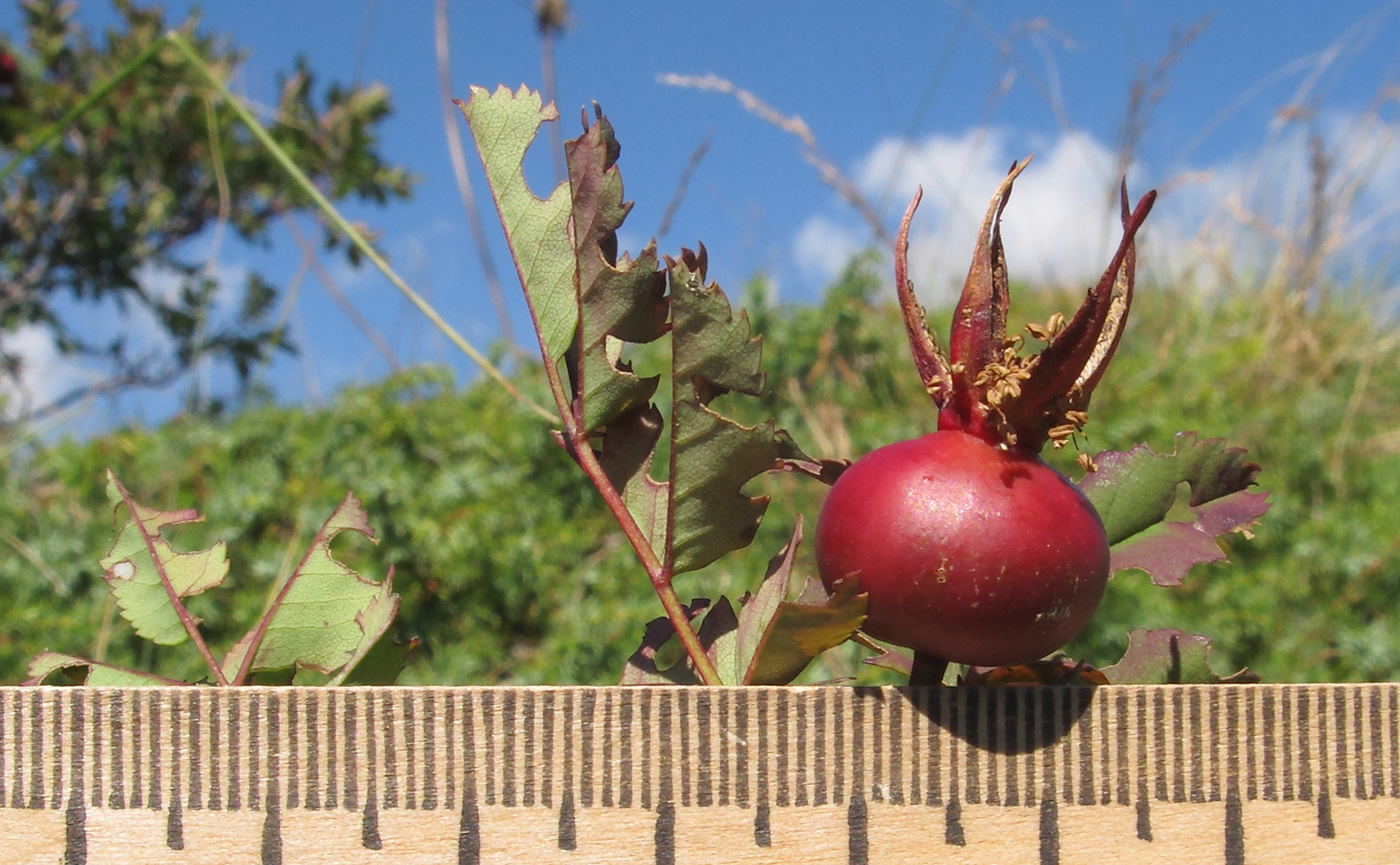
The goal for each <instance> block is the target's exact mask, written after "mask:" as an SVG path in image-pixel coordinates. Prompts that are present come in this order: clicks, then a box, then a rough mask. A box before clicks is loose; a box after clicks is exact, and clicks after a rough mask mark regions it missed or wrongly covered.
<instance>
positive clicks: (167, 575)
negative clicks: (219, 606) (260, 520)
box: [99, 469, 228, 646]
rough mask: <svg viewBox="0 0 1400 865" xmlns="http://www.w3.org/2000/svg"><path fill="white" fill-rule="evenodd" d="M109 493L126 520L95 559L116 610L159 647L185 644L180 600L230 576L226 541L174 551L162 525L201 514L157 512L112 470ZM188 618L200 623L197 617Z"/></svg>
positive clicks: (191, 519) (186, 633) (194, 518)
mask: <svg viewBox="0 0 1400 865" xmlns="http://www.w3.org/2000/svg"><path fill="white" fill-rule="evenodd" d="M107 496H108V498H109V499H111V500H112V502H113V505H114V507H115V509H116V513H117V520H118V521H119V522H120V520H122V519H123V515H124V516H125V519H126V520H127V521H126V522H125V523H124V524H122V525H121V528H120V529H118V531H117V538H116V540H115V541H114V542H113V543H112V547H111V549H110V550H108V552H107V555H105V556H103V557H102V558H101V559H100V560H99V564H100V565H101V566H102V576H103V579H105V580H106V581H107V585H108V586H110V587H111V590H112V595H113V597H114V598H115V599H116V602H117V609H118V610H120V611H121V614H122V616H123V618H125V619H126V620H127V621H129V622H131V625H132V627H133V628H135V629H136V633H137V634H139V635H140V636H142V637H145V638H146V639H148V640H151V641H153V642H155V643H158V644H160V645H162V646H174V645H178V644H180V643H183V642H184V641H185V640H188V639H189V636H190V635H189V631H188V630H187V629H186V626H185V623H184V622H182V621H181V617H180V611H182V610H183V605H181V604H180V599H181V598H187V597H190V596H192V595H197V594H199V593H200V592H203V591H205V590H206V589H210V588H213V587H214V586H217V585H219V584H220V583H221V582H223V580H224V577H226V576H227V575H228V555H227V551H226V547H225V545H224V543H223V542H222V541H220V542H219V543H217V544H215V545H214V546H212V547H210V548H209V549H207V550H202V551H199V552H193V553H177V552H175V550H174V549H172V548H171V546H170V544H169V543H168V542H167V541H166V540H165V538H164V537H163V536H162V532H163V530H164V529H165V527H166V526H178V525H183V524H185V523H197V522H201V521H203V519H204V517H202V516H200V514H199V512H198V511H195V510H184V511H158V510H155V509H153V508H148V507H145V506H143V505H140V504H137V503H136V501H135V500H134V499H132V498H131V495H130V493H128V492H127V491H126V488H125V487H123V486H122V485H121V482H120V481H118V480H117V476H116V475H115V474H113V473H112V471H111V470H110V469H109V470H108V471H107ZM177 605H178V606H177ZM186 616H187V617H188V618H189V620H190V621H192V622H193V623H195V624H198V622H199V619H197V618H195V617H193V616H189V614H188V613H186Z"/></svg>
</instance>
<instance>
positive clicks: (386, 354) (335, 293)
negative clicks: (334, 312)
mask: <svg viewBox="0 0 1400 865" xmlns="http://www.w3.org/2000/svg"><path fill="white" fill-rule="evenodd" d="M282 224H283V225H285V226H286V227H287V233H288V234H290V235H291V236H292V241H293V242H294V243H296V245H297V246H298V247H299V248H300V249H301V251H302V255H304V256H306V257H307V260H308V261H309V262H310V265H311V272H312V273H314V274H316V279H317V280H318V281H319V282H320V283H321V286H322V287H323V288H325V290H326V294H328V295H330V298H331V300H333V301H335V305H336V306H337V307H339V308H340V311H341V312H343V313H345V317H346V318H348V319H349V320H350V323H351V324H353V325H354V326H355V329H356V330H358V331H359V332H360V333H362V334H364V336H365V339H367V340H369V342H370V345H372V346H374V350H375V351H377V352H379V356H380V357H382V358H384V362H385V363H387V364H388V365H389V369H391V370H393V371H394V372H398V371H399V370H401V369H403V365H402V364H400V363H399V358H398V355H396V354H394V349H393V348H392V347H391V346H390V345H389V343H388V341H387V340H385V339H384V337H383V336H382V335H381V334H380V333H379V331H377V330H375V329H374V325H372V324H370V323H369V322H368V321H367V320H365V317H364V316H363V315H360V311H359V310H358V309H356V308H355V306H354V304H352V303H350V301H349V300H347V299H346V297H345V293H344V292H343V291H341V290H340V286H339V285H336V282H335V279H334V278H332V277H331V275H330V273H328V272H327V271H326V268H325V266H324V265H322V264H321V260H320V259H319V258H317V257H316V253H315V250H313V249H312V247H311V241H309V240H307V239H306V235H304V234H302V233H301V229H300V228H297V224H296V221H295V220H293V219H292V218H291V217H290V216H288V215H286V214H285V213H284V214H282Z"/></svg>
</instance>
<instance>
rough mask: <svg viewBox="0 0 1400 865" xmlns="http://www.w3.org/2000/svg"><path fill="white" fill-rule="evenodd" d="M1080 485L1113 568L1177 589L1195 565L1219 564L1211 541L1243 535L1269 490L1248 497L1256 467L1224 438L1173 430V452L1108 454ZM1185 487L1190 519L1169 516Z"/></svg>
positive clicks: (1265, 503) (1146, 450)
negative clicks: (1105, 535) (1137, 572)
mask: <svg viewBox="0 0 1400 865" xmlns="http://www.w3.org/2000/svg"><path fill="white" fill-rule="evenodd" d="M1094 461H1095V462H1096V463H1097V464H1098V469H1097V470H1096V471H1093V472H1090V473H1089V474H1088V475H1086V476H1085V478H1084V479H1083V480H1082V481H1080V484H1079V488H1080V489H1081V490H1082V491H1083V493H1084V494H1085V496H1087V497H1088V498H1089V501H1090V502H1092V503H1093V505H1094V508H1095V509H1096V510H1097V511H1098V512H1099V516H1100V518H1102V519H1103V523H1104V528H1105V530H1106V531H1107V532H1108V540H1109V543H1110V544H1112V545H1113V546H1112V569H1113V570H1114V571H1115V572H1116V571H1119V570H1124V569H1127V568H1139V569H1141V570H1143V571H1146V572H1147V573H1148V574H1149V575H1151V577H1152V581H1153V582H1154V583H1157V584H1158V585H1179V584H1180V583H1181V581H1182V580H1183V579H1184V578H1185V577H1186V574H1187V572H1188V571H1189V570H1190V569H1191V568H1192V566H1194V565H1198V564H1204V563H1208V562H1217V561H1223V560H1224V559H1225V553H1224V551H1223V550H1222V549H1221V548H1220V545H1219V543H1218V542H1217V541H1216V538H1217V537H1219V536H1221V535H1224V534H1227V533H1229V532H1239V533H1242V534H1245V535H1246V536H1248V533H1249V529H1250V527H1251V526H1253V525H1254V524H1255V522H1257V521H1258V519H1259V517H1261V516H1263V514H1264V513H1265V512H1266V511H1267V510H1268V509H1269V503H1268V501H1267V498H1268V493H1253V492H1249V491H1248V489H1247V488H1248V487H1249V486H1250V485H1252V484H1253V483H1254V482H1255V478H1256V477H1257V476H1258V474H1259V466H1257V465H1255V464H1254V463H1251V462H1248V461H1247V460H1246V459H1245V452H1244V450H1243V449H1242V448H1232V447H1229V446H1228V444H1227V443H1226V441H1225V439H1223V438H1215V439H1205V440H1203V441H1197V439H1196V434H1195V433H1189V432H1188V433H1178V434H1177V437H1176V448H1175V450H1174V451H1173V452H1172V453H1170V454H1155V453H1153V452H1152V451H1151V450H1150V449H1149V448H1148V447H1147V446H1146V445H1138V446H1137V447H1135V448H1133V449H1132V450H1130V451H1128V452H1127V453H1122V452H1118V451H1107V452H1104V453H1101V454H1098V455H1097V456H1095V457H1094ZM1183 483H1185V484H1187V485H1189V487H1190V491H1191V495H1190V500H1189V507H1190V511H1191V513H1192V515H1193V518H1192V519H1187V520H1173V519H1168V518H1167V517H1168V514H1169V513H1170V511H1171V510H1172V506H1173V505H1174V504H1175V503H1176V496H1177V489H1178V488H1179V487H1180V485H1181V484H1183Z"/></svg>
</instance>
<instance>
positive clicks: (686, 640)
mask: <svg viewBox="0 0 1400 865" xmlns="http://www.w3.org/2000/svg"><path fill="white" fill-rule="evenodd" d="M544 370H545V376H546V378H547V379H548V381H549V391H550V393H551V394H553V395H554V402H555V404H556V405H557V406H558V407H559V418H558V419H559V420H562V421H563V426H564V431H563V432H559V433H555V438H556V440H557V441H558V442H559V444H560V445H562V446H563V448H564V450H565V451H567V452H568V454H569V456H570V457H572V458H573V460H574V462H575V463H577V464H578V467H579V468H581V469H583V473H584V474H585V475H587V476H588V480H589V481H590V482H592V484H593V486H594V487H595V488H596V489H597V490H598V493H599V495H601V496H602V497H603V502H604V503H605V504H606V505H607V507H608V511H609V512H611V513H612V516H613V519H614V520H616V521H617V524H618V526H619V527H620V528H621V529H622V533H623V535H624V536H626V538H627V542H628V543H630V544H631V545H632V550H633V551H634V552H635V553H636V554H637V558H638V559H639V560H640V561H641V563H642V567H643V568H645V569H646V572H647V577H648V578H649V579H650V580H651V585H652V588H653V589H655V590H656V595H657V597H658V598H660V599H661V606H662V607H663V608H665V610H666V617H667V618H668V619H670V620H671V626H672V628H674V629H675V632H676V638H677V639H679V640H680V641H681V645H682V646H683V647H684V648H685V653H686V654H687V655H688V656H689V657H690V660H691V663H693V664H695V670H696V672H697V673H699V675H700V680H701V681H702V682H704V683H705V684H706V685H722V684H724V681H723V680H722V679H721V678H720V677H719V671H718V670H717V669H715V665H714V663H713V662H712V661H711V660H710V656H709V655H707V654H705V648H704V646H701V645H700V637H699V636H698V635H696V633H695V629H694V627H692V626H691V624H690V617H689V616H687V615H686V612H685V605H684V604H682V603H681V599H680V596H679V595H677V594H676V589H675V587H674V586H673V585H672V583H671V580H672V577H673V576H674V575H673V574H672V573H671V570H670V569H669V568H667V567H666V566H665V565H664V564H663V563H662V561H661V559H659V558H658V557H657V555H656V550H654V549H652V547H651V541H650V540H649V539H648V538H647V536H646V535H645V534H643V533H642V527H641V526H639V525H637V520H636V518H635V517H633V516H632V512H631V511H630V510H628V508H627V503H626V502H624V501H623V500H622V494H621V493H619V492H618V490H617V488H616V487H615V486H613V483H612V481H611V480H609V478H608V475H607V472H605V471H603V466H602V465H601V464H600V463H599V462H598V456H597V454H595V453H594V452H593V448H592V446H591V445H590V444H589V442H588V436H587V434H586V433H585V431H584V428H583V418H582V407H581V406H579V407H578V408H577V410H576V409H575V406H574V405H573V401H572V400H571V399H570V398H569V395H568V392H567V391H565V389H564V382H563V379H562V378H561V377H560V375H559V365H558V364H555V363H545V365H544ZM551 420H553V418H551Z"/></svg>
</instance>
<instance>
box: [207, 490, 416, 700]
mask: <svg viewBox="0 0 1400 865" xmlns="http://www.w3.org/2000/svg"><path fill="white" fill-rule="evenodd" d="M344 531H352V532H357V533H359V534H361V535H364V536H365V537H366V538H368V539H369V540H370V541H372V542H375V543H378V540H377V539H376V538H375V536H374V530H373V529H372V528H370V526H369V523H368V521H367V518H366V515H365V512H364V509H363V508H362V507H361V506H360V502H359V500H358V499H356V498H355V496H354V495H353V494H347V495H346V496H345V500H344V501H343V502H341V503H340V506H339V507H337V508H336V509H335V512H334V513H333V514H331V516H330V519H328V520H326V523H325V525H323V526H322V527H321V530H320V531H319V532H317V533H316V537H315V538H314V539H313V540H312V543H311V549H310V550H309V551H308V552H307V554H306V556H305V558H303V559H302V561H301V564H300V565H299V566H298V567H297V569H296V570H295V571H294V572H293V573H292V575H291V576H290V577H289V578H288V579H287V583H286V585H285V586H283V587H282V590H281V591H280V592H279V593H278V595H277V598H276V599H275V600H274V601H273V604H272V606H271V608H270V609H269V610H268V611H267V613H266V614H265V615H264V616H263V619H262V621H261V622H259V624H258V626H257V627H256V628H254V629H253V631H250V632H249V634H248V635H247V636H245V637H244V638H243V639H241V640H239V641H238V643H237V644H236V645H235V646H234V647H233V649H231V650H230V651H229V654H228V656H227V657H226V658H225V660H224V662H223V664H222V667H223V669H224V670H225V675H226V676H230V677H231V676H232V674H231V672H230V671H231V670H236V669H239V668H241V667H242V666H243V661H242V659H243V658H244V657H246V656H247V653H248V652H249V651H253V652H255V654H254V656H253V662H252V665H251V667H250V669H251V670H254V671H257V670H282V669H287V668H291V667H296V668H309V669H313V670H318V671H320V672H323V673H331V672H333V671H335V670H338V669H340V668H342V667H344V666H345V665H346V664H349V663H351V662H353V661H354V660H355V659H357V658H358V657H361V656H363V654H364V653H365V652H367V651H368V650H369V648H370V647H371V646H373V645H374V642H375V641H376V640H378V639H379V637H380V635H382V634H383V633H384V630H385V629H386V628H387V627H388V623H389V621H390V620H392V619H393V617H394V614H395V613H397V611H398V604H399V596H398V595H396V594H394V593H393V579H394V574H393V570H392V569H390V571H389V574H388V575H387V576H386V577H385V578H384V580H383V581H382V582H378V583H376V582H374V581H373V580H370V579H366V578H365V577H362V576H360V575H359V574H357V573H355V571H353V570H351V569H350V568H348V567H346V566H345V565H344V564H342V563H341V562H339V561H337V560H336V559H335V557H334V556H332V555H331V551H330V544H331V541H333V540H335V538H336V536H337V535H339V534H340V533H341V532H344ZM254 647H256V648H254Z"/></svg>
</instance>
